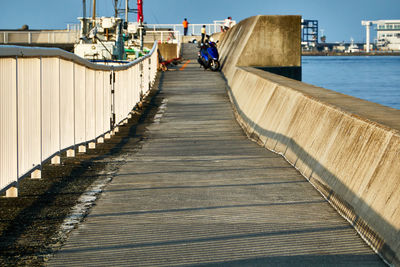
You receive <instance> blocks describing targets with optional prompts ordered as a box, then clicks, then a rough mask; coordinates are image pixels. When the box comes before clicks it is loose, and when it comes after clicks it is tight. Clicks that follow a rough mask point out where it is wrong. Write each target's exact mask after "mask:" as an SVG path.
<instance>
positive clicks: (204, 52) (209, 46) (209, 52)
mask: <svg viewBox="0 0 400 267" xmlns="http://www.w3.org/2000/svg"><path fill="white" fill-rule="evenodd" d="M198 56H199V57H198V59H197V61H198V62H199V64H200V65H201V66H203V67H204V69H208V68H209V69H211V70H212V71H218V70H219V68H220V63H219V54H218V49H217V47H216V43H215V42H213V41H209V40H208V39H207V40H206V41H205V43H204V44H201V46H200V51H199V53H198Z"/></svg>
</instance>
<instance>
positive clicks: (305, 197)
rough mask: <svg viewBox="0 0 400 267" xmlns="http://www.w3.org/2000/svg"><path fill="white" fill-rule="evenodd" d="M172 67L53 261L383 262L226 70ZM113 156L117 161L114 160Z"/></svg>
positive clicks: (189, 51) (191, 53)
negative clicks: (266, 136)
mask: <svg viewBox="0 0 400 267" xmlns="http://www.w3.org/2000/svg"><path fill="white" fill-rule="evenodd" d="M184 51H185V54H184V57H185V58H186V59H190V60H191V61H190V63H189V64H188V65H187V66H186V68H185V69H184V70H181V71H179V70H176V71H169V72H166V73H164V74H163V77H162V80H161V82H160V93H159V94H158V95H157V96H156V97H157V98H159V101H160V102H161V103H162V105H161V106H160V108H159V111H158V113H157V115H156V116H155V119H154V122H153V123H151V124H149V125H148V126H147V128H148V129H147V134H146V138H145V140H144V141H143V144H142V147H141V149H139V150H138V151H137V149H133V144H131V143H130V142H128V144H127V145H126V146H125V147H124V148H123V149H124V152H125V153H126V154H127V155H129V156H128V157H126V158H125V161H126V162H125V163H124V165H123V166H122V167H121V168H120V169H119V171H118V172H117V174H116V176H115V177H114V179H113V180H112V182H111V183H110V184H108V185H107V186H106V188H105V190H104V192H103V193H102V195H101V197H100V198H99V200H98V201H97V202H96V206H94V207H93V208H92V210H91V212H90V214H89V215H88V216H87V218H86V220H85V221H84V222H83V223H82V224H81V225H80V226H79V228H78V229H76V230H74V231H72V233H71V235H70V237H69V239H68V240H67V242H66V244H65V246H64V247H63V248H62V249H61V250H60V251H59V252H58V253H57V254H56V255H55V257H54V258H53V259H52V260H51V261H50V262H49V266H83V265H85V266H89V265H92V266H174V265H218V266H221V265H222V266H277V265H279V266H294V265H296V266H310V265H319V266H321V265H323V266H368V265H370V266H380V265H383V262H382V261H381V259H380V258H379V257H378V256H377V255H376V254H375V253H374V252H373V251H372V250H371V249H370V248H369V247H368V246H367V245H366V244H365V243H364V242H363V240H362V239H361V238H360V237H359V236H358V235H357V233H356V232H355V230H354V229H353V228H352V227H351V226H350V224H349V223H348V222H347V221H345V220H344V219H343V218H342V217H341V216H339V215H338V214H337V213H336V211H335V210H334V209H333V208H332V207H331V206H330V205H329V204H328V203H327V202H326V201H325V200H324V199H323V198H322V197H321V195H320V194H319V193H318V192H317V191H316V190H315V189H314V188H313V187H312V185H311V184H309V183H308V182H307V181H306V179H305V178H303V177H302V176H301V175H300V174H299V173H298V172H297V171H296V170H295V169H294V168H293V167H292V166H291V165H289V164H288V163H287V162H286V161H285V160H284V159H283V158H282V157H281V156H279V155H277V154H274V153H272V152H269V151H268V150H266V149H264V148H262V147H260V146H258V145H257V144H256V143H254V142H252V141H250V140H249V139H248V138H247V137H246V135H245V134H244V133H243V131H242V129H241V128H240V127H239V126H238V124H237V123H236V121H235V118H234V114H233V111H232V108H231V104H230V102H229V99H228V96H227V94H226V83H225V80H224V79H223V76H222V75H221V74H220V73H215V72H210V71H204V70H203V69H200V68H199V66H198V64H197V62H196V59H195V56H196V54H195V52H196V51H195V47H193V46H191V44H189V45H185V47H184ZM111 160H112V159H111Z"/></svg>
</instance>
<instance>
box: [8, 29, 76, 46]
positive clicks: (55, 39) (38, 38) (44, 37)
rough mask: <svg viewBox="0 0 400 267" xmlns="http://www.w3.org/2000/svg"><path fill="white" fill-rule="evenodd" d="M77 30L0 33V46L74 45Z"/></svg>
mask: <svg viewBox="0 0 400 267" xmlns="http://www.w3.org/2000/svg"><path fill="white" fill-rule="evenodd" d="M79 37H80V33H79V31H78V30H68V31H0V44H75V43H78V42H79Z"/></svg>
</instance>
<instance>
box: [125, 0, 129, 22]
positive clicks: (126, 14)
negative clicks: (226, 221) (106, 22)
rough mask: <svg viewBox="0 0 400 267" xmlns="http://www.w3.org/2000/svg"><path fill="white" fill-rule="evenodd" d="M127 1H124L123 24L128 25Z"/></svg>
mask: <svg viewBox="0 0 400 267" xmlns="http://www.w3.org/2000/svg"><path fill="white" fill-rule="evenodd" d="M128 2H129V1H128V0H125V23H126V24H127V25H128V10H129V7H128Z"/></svg>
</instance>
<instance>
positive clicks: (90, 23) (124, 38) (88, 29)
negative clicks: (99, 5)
mask: <svg viewBox="0 0 400 267" xmlns="http://www.w3.org/2000/svg"><path fill="white" fill-rule="evenodd" d="M137 3H138V8H137V9H129V7H128V0H125V20H124V19H122V18H120V17H119V16H118V15H119V13H120V12H119V11H120V10H119V9H118V0H114V8H115V15H114V17H97V16H96V0H93V8H92V10H93V14H92V17H87V16H86V1H85V0H83V16H82V17H80V18H78V19H79V21H80V25H81V27H80V28H81V30H80V41H79V43H78V44H76V45H75V47H74V53H75V54H76V55H78V56H80V57H82V58H86V59H88V60H90V61H92V62H98V63H108V64H110V63H118V61H120V62H121V61H124V60H127V59H135V58H136V57H138V56H140V55H143V54H144V53H143V2H142V0H138V1H137ZM128 12H135V13H138V22H133V23H128ZM136 36H139V37H140V38H139V40H140V42H139V43H138V44H137V47H135V49H134V48H132V46H134V44H135V42H134V41H133V39H134V38H133V37H136ZM125 45H126V46H128V45H129V48H127V49H126V48H125ZM125 50H127V51H125ZM132 51H134V52H135V53H134V54H135V56H134V57H132V56H127V53H128V54H132ZM139 52H141V53H139ZM121 63H123V62H121Z"/></svg>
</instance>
